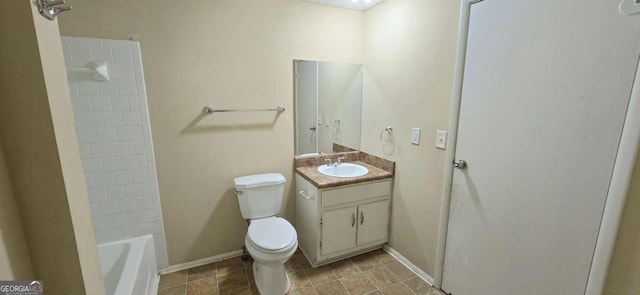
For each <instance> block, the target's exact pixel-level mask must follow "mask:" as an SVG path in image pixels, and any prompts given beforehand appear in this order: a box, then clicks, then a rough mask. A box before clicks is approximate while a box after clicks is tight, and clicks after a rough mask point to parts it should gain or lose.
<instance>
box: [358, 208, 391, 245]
mask: <svg viewBox="0 0 640 295" xmlns="http://www.w3.org/2000/svg"><path fill="white" fill-rule="evenodd" d="M388 233H389V200H384V201H378V202H373V203H369V204H363V205H360V206H358V246H362V245H366V244H370V243H373V242H380V241H386V240H387V236H388Z"/></svg>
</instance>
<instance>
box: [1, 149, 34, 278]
mask: <svg viewBox="0 0 640 295" xmlns="http://www.w3.org/2000/svg"><path fill="white" fill-rule="evenodd" d="M0 204H2V206H0V280H5V281H6V280H28V279H31V278H33V270H32V269H31V258H30V257H29V251H28V248H27V243H26V242H25V239H24V232H23V231H22V221H20V213H19V212H18V206H17V205H16V201H15V199H14V194H13V188H12V187H11V180H10V179H9V171H8V170H7V166H6V163H5V159H4V152H3V151H2V145H1V144H0Z"/></svg>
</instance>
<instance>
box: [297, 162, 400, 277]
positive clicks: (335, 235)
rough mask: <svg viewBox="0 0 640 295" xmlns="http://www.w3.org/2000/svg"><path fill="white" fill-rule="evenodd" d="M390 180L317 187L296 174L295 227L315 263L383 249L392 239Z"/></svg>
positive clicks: (325, 262)
mask: <svg viewBox="0 0 640 295" xmlns="http://www.w3.org/2000/svg"><path fill="white" fill-rule="evenodd" d="M390 205H391V179H385V180H378V181H371V182H364V183H358V184H352V185H345V186H340V187H336V188H327V189H318V188H316V187H315V186H314V185H313V184H311V183H310V182H309V181H307V180H306V179H304V178H303V177H302V176H300V175H298V174H296V209H297V210H296V227H297V228H296V230H297V233H298V242H299V245H300V248H301V249H302V252H304V254H305V255H306V256H307V258H308V259H309V261H310V263H311V265H312V266H314V267H315V266H320V265H323V264H327V263H331V262H333V261H336V260H340V259H343V258H346V257H350V256H354V255H357V254H360V253H363V252H367V251H370V250H372V249H375V248H380V247H381V246H382V245H383V244H385V243H386V242H387V241H388V240H389V214H390Z"/></svg>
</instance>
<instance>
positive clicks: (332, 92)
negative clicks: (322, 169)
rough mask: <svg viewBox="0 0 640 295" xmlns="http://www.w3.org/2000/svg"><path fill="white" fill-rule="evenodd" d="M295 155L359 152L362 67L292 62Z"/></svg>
mask: <svg viewBox="0 0 640 295" xmlns="http://www.w3.org/2000/svg"><path fill="white" fill-rule="evenodd" d="M293 68H294V86H295V88H294V92H295V93H294V105H295V151H296V155H298V156H301V155H314V154H328V153H333V152H334V144H337V145H341V146H343V147H346V148H350V149H354V150H359V149H360V125H361V121H362V120H361V119H362V71H363V69H362V65H359V64H349V63H337V62H319V61H308V60H295V61H294V65H293Z"/></svg>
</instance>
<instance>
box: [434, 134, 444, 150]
mask: <svg viewBox="0 0 640 295" xmlns="http://www.w3.org/2000/svg"><path fill="white" fill-rule="evenodd" d="M436 147H437V148H439V149H443V150H444V149H445V148H446V147H447V131H442V130H438V132H437V133H436Z"/></svg>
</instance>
